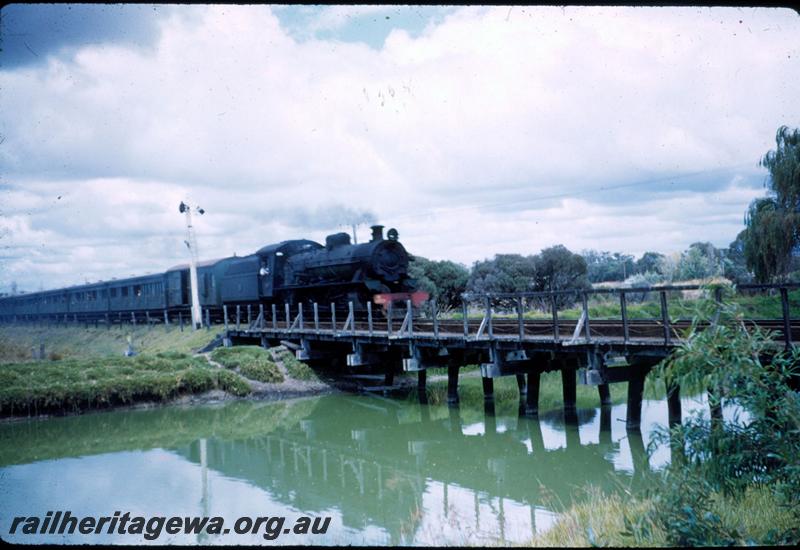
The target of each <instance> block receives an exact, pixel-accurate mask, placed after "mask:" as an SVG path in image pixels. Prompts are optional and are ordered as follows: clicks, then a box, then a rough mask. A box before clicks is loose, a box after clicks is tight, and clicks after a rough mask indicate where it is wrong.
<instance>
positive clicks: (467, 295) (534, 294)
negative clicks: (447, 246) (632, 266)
mask: <svg viewBox="0 0 800 550" xmlns="http://www.w3.org/2000/svg"><path fill="white" fill-rule="evenodd" d="M723 286H725V285H722V284H713V283H711V284H708V285H654V286H636V287H633V286H631V287H610V288H565V289H561V290H536V291H525V292H464V293H462V294H461V297H462V298H463V299H467V300H477V299H479V298H487V297H488V298H538V297H541V296H554V295H564V294H581V293H586V294H617V293H625V294H627V293H635V292H660V291H666V292H669V291H678V290H702V289H704V288H717V287H719V288H721V287H723ZM731 288H733V289H734V290H767V289H769V290H772V289H774V290H780V289H782V288H786V289H790V288H800V283H775V284H762V285H758V284H748V285H732V286H731Z"/></svg>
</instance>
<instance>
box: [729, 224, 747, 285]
mask: <svg viewBox="0 0 800 550" xmlns="http://www.w3.org/2000/svg"><path fill="white" fill-rule="evenodd" d="M746 232H747V230H746V229H743V230H742V231H740V232H739V234H738V235H736V239H734V240H733V242H731V244H729V245H728V248H727V249H726V250H724V251H723V252H724V258H723V266H724V270H725V271H724V275H725V277H726V278H728V279H730V280H731V281H733V282H734V283H736V284H743V283H744V284H746V283H749V282H751V281H752V280H753V274H752V273H750V271H749V270H748V269H747V262H746V261H745V257H744V239H745V233H746Z"/></svg>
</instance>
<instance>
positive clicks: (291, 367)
mask: <svg viewBox="0 0 800 550" xmlns="http://www.w3.org/2000/svg"><path fill="white" fill-rule="evenodd" d="M278 350H279V351H278V358H279V359H280V360H281V362H282V363H283V366H284V367H286V372H288V373H289V376H291V377H292V378H294V379H295V380H319V378H318V377H317V373H315V372H314V370H313V369H312V368H311V367H309V366H308V365H306V364H305V363H303V362H302V361H300V360H298V359H297V357H295V356H294V354H293V353H292V352H291V351H289V350H288V349H286V348H284V347H280V348H278Z"/></svg>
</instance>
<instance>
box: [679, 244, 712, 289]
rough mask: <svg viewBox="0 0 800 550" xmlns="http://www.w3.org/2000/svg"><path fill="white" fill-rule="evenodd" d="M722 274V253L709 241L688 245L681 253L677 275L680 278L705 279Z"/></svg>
mask: <svg viewBox="0 0 800 550" xmlns="http://www.w3.org/2000/svg"><path fill="white" fill-rule="evenodd" d="M721 274H722V253H721V252H720V251H719V250H718V249H717V248H716V247H715V246H714V245H713V244H711V243H709V242H696V243H692V244H691V245H689V248H688V250H686V252H684V253H683V254H681V260H680V262H679V263H678V277H679V278H681V279H684V280H686V279H707V278H709V277H714V276H716V275H721Z"/></svg>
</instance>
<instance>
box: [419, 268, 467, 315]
mask: <svg viewBox="0 0 800 550" xmlns="http://www.w3.org/2000/svg"><path fill="white" fill-rule="evenodd" d="M409 274H410V275H411V276H412V277H414V278H415V279H416V280H417V284H418V286H419V288H420V289H422V290H425V291H427V292H429V293H430V294H431V297H432V298H434V299H435V300H436V303H437V305H438V307H439V309H440V310H445V309H452V308H456V307H459V305H460V304H461V294H462V293H463V292H464V291H465V290H466V288H467V280H468V279H469V270H468V269H467V268H466V267H465V266H463V265H461V264H457V263H454V262H451V261H449V260H443V261H431V260H428V259H427V258H422V257H420V256H416V257H415V258H414V261H413V262H412V263H411V265H410V266H409Z"/></svg>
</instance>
